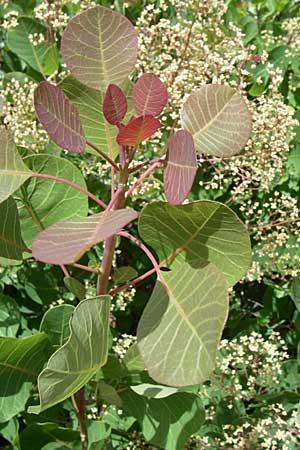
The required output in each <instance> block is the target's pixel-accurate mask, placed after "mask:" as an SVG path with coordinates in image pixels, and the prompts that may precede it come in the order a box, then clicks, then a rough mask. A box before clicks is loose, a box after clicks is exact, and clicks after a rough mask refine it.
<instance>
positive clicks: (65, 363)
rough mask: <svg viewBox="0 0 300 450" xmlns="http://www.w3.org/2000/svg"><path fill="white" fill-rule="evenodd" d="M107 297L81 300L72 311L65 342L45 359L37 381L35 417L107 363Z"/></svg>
mask: <svg viewBox="0 0 300 450" xmlns="http://www.w3.org/2000/svg"><path fill="white" fill-rule="evenodd" d="M109 310H110V297H109V296H100V297H95V298H90V299H88V300H84V301H82V302H81V303H79V305H78V306H77V307H76V309H75V310H74V313H73V316H72V319H71V322H70V328H71V334H70V337H69V340H68V341H67V342H66V344H65V345H63V346H62V347H61V348H59V349H58V350H57V351H56V352H55V353H54V354H53V355H52V356H51V358H50V359H49V361H48V363H47V366H46V368H45V369H44V370H43V371H42V372H41V374H40V375H39V378H38V388H39V394H40V406H39V407H32V408H31V412H34V413H39V412H40V411H43V410H44V409H47V408H50V406H53V405H55V404H56V403H59V402H62V401H63V400H65V399H66V398H68V397H70V396H71V395H73V394H74V393H76V392H77V391H78V390H79V389H80V388H81V387H82V386H84V385H85V384H86V383H87V382H88V381H89V380H90V379H91V378H92V376H93V375H94V374H95V373H96V371H97V370H98V369H99V368H100V367H102V366H103V365H104V364H105V362H106V359H107V349H108V328H109Z"/></svg>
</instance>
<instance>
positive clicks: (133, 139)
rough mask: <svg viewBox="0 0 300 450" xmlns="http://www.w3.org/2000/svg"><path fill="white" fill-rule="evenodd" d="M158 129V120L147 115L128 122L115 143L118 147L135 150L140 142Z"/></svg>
mask: <svg viewBox="0 0 300 450" xmlns="http://www.w3.org/2000/svg"><path fill="white" fill-rule="evenodd" d="M159 127H160V122H159V120H158V119H156V118H155V117H153V116H151V115H149V114H148V115H146V116H140V117H136V118H134V119H132V120H130V122H129V123H128V124H127V125H126V126H125V127H124V128H123V129H122V130H121V131H120V132H119V134H118V136H117V142H118V144H120V145H128V146H130V147H134V148H137V147H138V145H139V144H140V143H141V142H143V141H145V140H146V139H148V138H149V137H150V136H152V134H154V133H155V131H156V130H158V128H159Z"/></svg>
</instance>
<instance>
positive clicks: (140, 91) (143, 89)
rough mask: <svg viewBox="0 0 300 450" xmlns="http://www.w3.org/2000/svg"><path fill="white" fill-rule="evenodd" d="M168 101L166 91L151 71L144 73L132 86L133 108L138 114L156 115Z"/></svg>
mask: <svg viewBox="0 0 300 450" xmlns="http://www.w3.org/2000/svg"><path fill="white" fill-rule="evenodd" d="M167 101H168V92H167V89H166V87H165V85H164V84H163V83H162V82H161V81H160V79H159V78H158V77H157V76H156V75H153V74H152V73H144V74H143V75H142V76H141V77H140V78H139V79H138V81H137V83H136V84H135V86H134V88H133V103H134V108H135V110H136V112H137V114H139V115H140V116H142V115H145V114H151V115H152V116H157V115H158V114H160V113H161V112H162V110H163V109H164V107H165V106H166V104H167Z"/></svg>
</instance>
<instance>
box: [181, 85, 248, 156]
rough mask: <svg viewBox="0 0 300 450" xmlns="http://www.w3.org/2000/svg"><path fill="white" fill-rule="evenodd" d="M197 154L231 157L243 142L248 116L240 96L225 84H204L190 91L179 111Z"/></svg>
mask: <svg viewBox="0 0 300 450" xmlns="http://www.w3.org/2000/svg"><path fill="white" fill-rule="evenodd" d="M181 120H182V125H183V127H184V128H185V129H186V130H188V131H190V132H191V133H192V135H193V137H194V140H195V146H196V150H197V152H198V153H207V154H208V155H216V156H232V155H235V154H237V153H239V152H240V151H241V150H242V148H243V147H244V146H245V145H246V143H247V141H248V139H249V136H250V132H251V126H252V125H251V115H250V112H249V110H248V107H247V105H246V103H245V101H244V99H243V97H242V96H241V95H240V94H239V93H238V92H236V91H235V90H234V89H233V88H231V87H229V86H223V85H218V84H206V85H204V86H202V87H201V88H200V89H199V90H198V91H195V92H193V93H192V94H191V95H190V96H189V97H188V99H187V100H186V102H185V103H184V105H183V108H182V111H181Z"/></svg>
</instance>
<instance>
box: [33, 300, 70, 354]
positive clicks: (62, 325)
mask: <svg viewBox="0 0 300 450" xmlns="http://www.w3.org/2000/svg"><path fill="white" fill-rule="evenodd" d="M74 309H75V308H74V306H72V305H58V306H54V307H53V308H51V309H48V311H47V312H46V313H45V315H44V317H43V319H42V322H41V325H40V331H41V332H44V333H45V334H46V335H47V336H48V339H49V341H50V342H51V344H52V345H53V346H54V347H61V346H62V345H64V344H65V343H66V341H67V340H68V338H69V336H70V319H71V317H72V314H73V312H74Z"/></svg>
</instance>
